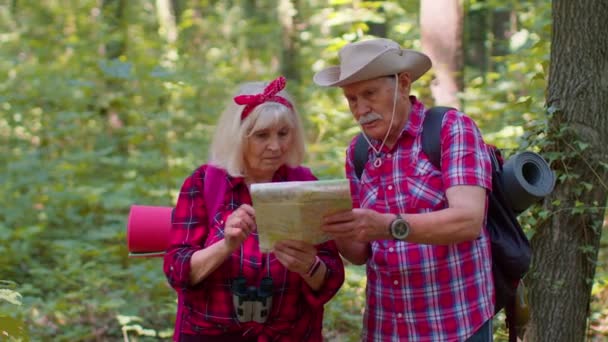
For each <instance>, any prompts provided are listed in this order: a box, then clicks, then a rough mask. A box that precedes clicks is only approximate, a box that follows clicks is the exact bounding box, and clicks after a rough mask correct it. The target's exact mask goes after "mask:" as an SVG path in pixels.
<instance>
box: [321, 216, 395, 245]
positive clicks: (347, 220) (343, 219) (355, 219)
mask: <svg viewBox="0 0 608 342" xmlns="http://www.w3.org/2000/svg"><path fill="white" fill-rule="evenodd" d="M394 218H395V215H393V214H381V213H379V212H377V211H375V210H371V209H361V208H355V209H352V210H349V211H342V212H339V213H335V214H332V215H329V216H326V217H324V219H323V225H322V226H321V229H322V230H323V231H324V232H326V233H327V234H329V235H330V236H331V237H333V238H334V239H336V240H343V241H348V240H351V241H359V242H371V241H374V240H385V239H390V238H391V235H390V232H389V230H388V227H389V225H390V223H391V222H392V221H393V219H394Z"/></svg>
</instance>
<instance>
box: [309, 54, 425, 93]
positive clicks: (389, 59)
mask: <svg viewBox="0 0 608 342" xmlns="http://www.w3.org/2000/svg"><path fill="white" fill-rule="evenodd" d="M431 65H432V63H431V60H430V58H429V57H428V56H426V55H425V54H423V53H420V52H418V51H414V50H399V52H396V51H395V50H392V51H390V50H389V51H387V52H385V53H383V54H380V55H378V56H377V57H376V58H374V59H373V60H372V61H370V62H369V63H368V64H365V65H363V66H362V67H361V68H359V69H357V70H353V71H352V72H350V73H349V74H345V75H342V74H341V72H340V67H339V66H331V67H328V68H325V69H323V70H321V71H319V72H317V73H316V74H315V75H314V77H313V81H314V82H315V83H316V84H318V85H320V86H323V87H342V86H345V85H348V84H351V83H355V82H359V81H365V80H370V79H374V78H377V77H381V76H388V75H394V74H398V73H402V72H408V73H409V74H410V77H411V80H412V82H414V81H416V80H417V79H419V78H420V77H421V76H422V75H424V74H425V73H426V72H427V71H428V70H429V69H430V68H431Z"/></svg>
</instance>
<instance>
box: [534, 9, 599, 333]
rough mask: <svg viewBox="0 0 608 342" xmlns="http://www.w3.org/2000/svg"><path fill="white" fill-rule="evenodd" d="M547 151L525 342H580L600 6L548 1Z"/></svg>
mask: <svg viewBox="0 0 608 342" xmlns="http://www.w3.org/2000/svg"><path fill="white" fill-rule="evenodd" d="M552 10H553V38H552V42H551V64H550V71H549V72H550V74H549V84H548V89H547V107H548V108H549V114H550V117H549V131H548V133H547V138H546V140H547V143H548V145H547V146H546V147H544V148H543V152H544V153H556V154H559V155H560V157H559V159H558V160H557V161H555V162H554V163H553V168H554V169H555V170H556V172H557V173H558V175H559V179H560V184H558V185H557V186H556V190H555V191H554V193H553V194H551V196H549V197H548V198H546V199H545V201H544V206H545V208H546V209H549V210H551V211H552V216H550V218H549V219H547V220H545V221H544V222H541V223H540V224H539V225H538V227H537V229H536V233H535V235H534V236H533V238H532V248H533V264H532V268H531V269H530V272H529V273H528V277H527V285H528V286H529V290H530V292H529V299H530V306H531V319H530V322H529V324H528V327H527V329H526V332H525V335H524V339H525V340H526V341H534V342H542V341H550V342H556V341H567V342H570V341H584V340H585V335H586V329H587V318H588V315H589V300H590V296H591V293H590V292H591V287H592V285H593V279H594V276H595V267H596V262H597V256H598V247H599V242H600V237H601V226H602V221H603V217H604V211H605V205H606V201H607V199H608V198H607V193H608V187H607V183H608V181H607V180H608V167H606V166H605V164H603V165H604V166H602V162H604V163H605V161H606V160H608V153H607V152H606V146H607V145H608V115H606V108H608V59H607V58H606V56H608V39H606V37H608V26H607V25H606V22H605V20H606V19H605V17H606V13H608V3H606V1H605V0H580V1H571V0H554V1H553V8H552Z"/></svg>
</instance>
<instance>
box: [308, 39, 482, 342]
mask: <svg viewBox="0 0 608 342" xmlns="http://www.w3.org/2000/svg"><path fill="white" fill-rule="evenodd" d="M339 60H340V65H338V66H332V67H329V68H326V69H324V70H321V71H319V72H318V73H316V74H315V76H314V82H315V83H316V84H318V85H320V86H326V87H341V88H342V90H343V93H344V97H345V98H346V100H347V101H348V105H349V108H350V111H351V112H352V114H353V117H354V118H355V120H356V121H357V123H358V124H359V125H360V126H361V129H362V131H363V133H364V134H363V136H364V138H365V139H366V140H367V143H368V145H369V148H368V151H367V152H368V162H367V163H366V164H365V167H364V169H363V173H362V175H361V177H360V178H359V177H358V176H357V175H356V172H355V166H354V153H355V152H354V150H355V145H356V140H357V139H356V138H355V139H353V141H352V142H351V143H350V145H349V147H348V149H347V153H346V154H347V156H346V166H345V167H346V175H347V177H348V178H349V180H350V184H351V194H352V198H353V204H354V206H353V207H354V208H355V209H353V210H352V211H347V212H342V213H338V214H334V215H332V216H328V217H326V218H325V225H324V230H325V231H326V232H327V233H329V234H330V235H331V236H333V237H334V239H335V241H336V242H337V244H338V248H339V250H340V252H341V254H342V255H343V256H344V257H345V258H346V259H348V260H349V261H351V262H352V263H354V264H364V263H366V265H367V290H366V308H365V315H364V326H363V340H365V341H429V342H431V341H432V342H436V341H491V340H492V326H491V321H492V316H493V314H494V295H493V293H494V288H493V280H492V267H491V253H490V240H489V236H488V233H487V230H486V229H485V224H486V219H485V217H486V200H487V193H488V191H489V190H491V161H490V159H489V156H488V153H487V151H486V146H485V144H484V142H483V139H482V137H481V133H480V132H479V129H478V128H477V126H476V125H475V123H474V122H473V121H472V120H471V119H470V118H469V117H467V116H466V115H464V114H463V113H461V112H458V111H456V110H450V111H448V112H447V113H446V114H445V115H444V118H443V122H442V125H441V131H440V132H441V133H440V139H441V142H440V143H441V161H440V165H441V169H437V168H436V167H435V166H434V165H433V163H432V162H431V161H430V160H429V157H428V156H426V155H425V153H424V152H423V151H422V146H421V133H422V123H423V120H424V118H425V114H426V110H425V107H424V105H423V104H422V103H421V102H420V101H419V100H418V99H417V98H416V97H415V96H412V95H411V94H410V92H411V88H412V84H413V83H414V82H415V81H416V80H418V79H419V78H420V77H421V76H422V75H423V74H424V73H426V72H427V71H428V70H429V69H430V68H431V61H430V59H429V58H428V57H427V56H426V55H424V54H422V53H420V52H417V51H413V50H406V49H402V48H401V47H400V46H399V44H397V43H395V42H394V41H392V40H388V39H371V40H365V41H360V42H356V43H351V44H347V45H346V46H344V47H343V48H342V49H341V50H340V52H339Z"/></svg>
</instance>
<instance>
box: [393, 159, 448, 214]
mask: <svg viewBox="0 0 608 342" xmlns="http://www.w3.org/2000/svg"><path fill="white" fill-rule="evenodd" d="M406 171H407V172H406V175H405V182H398V186H399V187H400V188H399V189H398V190H399V193H400V194H403V195H405V196H406V203H407V209H409V210H410V212H429V211H435V210H439V209H443V208H444V207H445V203H446V198H445V190H444V187H443V179H442V177H441V171H440V170H437V169H436V168H435V167H434V166H433V164H431V163H430V162H429V161H428V160H426V159H423V158H420V159H419V160H418V161H417V163H415V164H414V165H411V166H410V167H409V168H408V170H406Z"/></svg>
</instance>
